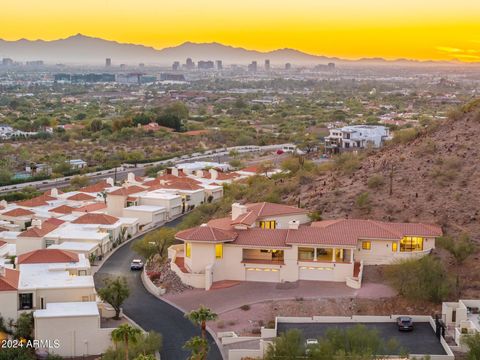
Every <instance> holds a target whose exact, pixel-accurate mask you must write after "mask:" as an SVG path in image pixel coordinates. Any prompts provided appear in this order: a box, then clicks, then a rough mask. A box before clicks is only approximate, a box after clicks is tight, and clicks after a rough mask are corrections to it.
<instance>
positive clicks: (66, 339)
mask: <svg viewBox="0 0 480 360" xmlns="http://www.w3.org/2000/svg"><path fill="white" fill-rule="evenodd" d="M112 330H113V329H101V328H100V317H99V316H84V317H82V316H76V317H62V318H35V339H38V340H51V341H52V342H53V341H54V340H59V343H60V347H59V348H58V349H55V348H50V349H47V350H48V351H49V352H50V353H54V354H58V355H60V356H64V357H74V356H87V355H99V354H101V353H103V352H105V350H106V349H107V348H108V346H110V344H111V340H110V334H111V332H112Z"/></svg>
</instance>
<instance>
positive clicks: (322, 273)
mask: <svg viewBox="0 0 480 360" xmlns="http://www.w3.org/2000/svg"><path fill="white" fill-rule="evenodd" d="M334 271H335V270H334V268H333V267H321V266H300V269H299V274H298V276H299V278H300V280H322V281H333V272H334Z"/></svg>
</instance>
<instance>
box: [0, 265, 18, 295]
mask: <svg viewBox="0 0 480 360" xmlns="http://www.w3.org/2000/svg"><path fill="white" fill-rule="evenodd" d="M19 277H20V272H19V271H17V270H13V269H8V268H5V276H0V291H15V290H18V279H19Z"/></svg>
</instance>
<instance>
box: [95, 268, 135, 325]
mask: <svg viewBox="0 0 480 360" xmlns="http://www.w3.org/2000/svg"><path fill="white" fill-rule="evenodd" d="M98 296H100V298H101V299H102V300H103V301H106V302H107V303H109V304H110V305H111V306H112V307H113V308H114V309H115V319H117V320H118V319H120V310H121V306H122V304H123V302H124V301H125V300H126V299H127V298H128V297H129V296H130V289H129V287H128V284H127V279H125V278H124V277H117V278H116V279H113V280H112V279H105V284H104V287H102V288H100V289H98Z"/></svg>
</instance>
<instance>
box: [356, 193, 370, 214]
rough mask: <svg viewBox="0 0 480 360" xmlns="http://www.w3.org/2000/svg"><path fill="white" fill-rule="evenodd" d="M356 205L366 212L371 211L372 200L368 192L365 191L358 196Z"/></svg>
mask: <svg viewBox="0 0 480 360" xmlns="http://www.w3.org/2000/svg"><path fill="white" fill-rule="evenodd" d="M355 206H356V207H357V208H358V209H360V210H362V211H364V212H367V213H368V212H370V210H371V209H372V201H371V200H370V195H369V194H368V192H363V193H361V194H360V195H358V196H357V198H356V199H355Z"/></svg>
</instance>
